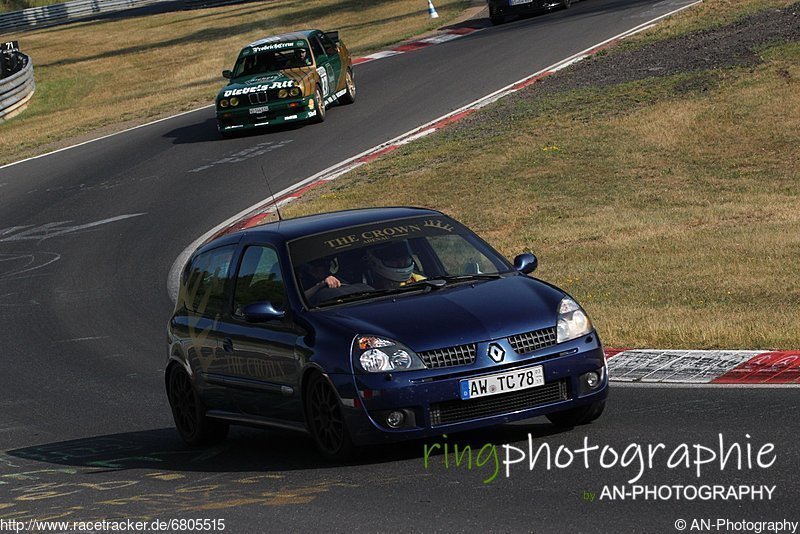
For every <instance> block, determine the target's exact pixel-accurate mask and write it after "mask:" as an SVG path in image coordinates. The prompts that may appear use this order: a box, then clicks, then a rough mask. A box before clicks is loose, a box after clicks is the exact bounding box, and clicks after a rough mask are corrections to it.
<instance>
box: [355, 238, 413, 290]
mask: <svg viewBox="0 0 800 534" xmlns="http://www.w3.org/2000/svg"><path fill="white" fill-rule="evenodd" d="M367 263H368V265H369V268H370V272H371V274H372V281H371V285H372V286H373V287H375V288H377V289H390V288H393V287H399V286H404V285H406V284H410V283H412V282H419V281H420V280H425V277H424V276H422V275H421V274H417V273H415V272H414V259H413V258H412V257H411V249H410V248H409V247H408V242H407V241H405V240H403V241H395V242H393V243H388V244H385V245H380V246H377V247H373V248H371V249H369V250H368V251H367Z"/></svg>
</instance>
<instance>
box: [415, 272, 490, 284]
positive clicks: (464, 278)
mask: <svg viewBox="0 0 800 534" xmlns="http://www.w3.org/2000/svg"><path fill="white" fill-rule="evenodd" d="M503 274H504V273H476V274H455V275H450V276H437V277H436V278H429V279H428V280H427V281H428V282H437V281H442V282H444V283H445V284H449V283H451V282H469V281H472V280H496V279H498V278H503Z"/></svg>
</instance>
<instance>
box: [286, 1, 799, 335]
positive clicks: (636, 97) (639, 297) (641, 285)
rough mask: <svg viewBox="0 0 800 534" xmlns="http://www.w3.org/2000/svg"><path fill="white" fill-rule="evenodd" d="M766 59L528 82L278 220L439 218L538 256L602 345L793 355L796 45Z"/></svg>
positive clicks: (544, 273)
mask: <svg viewBox="0 0 800 534" xmlns="http://www.w3.org/2000/svg"><path fill="white" fill-rule="evenodd" d="M741 3H742V4H746V3H747V2H741ZM740 7H741V6H740ZM698 16H707V15H704V14H703V13H691V12H689V13H686V14H685V15H683V17H686V18H688V19H689V20H688V21H685V22H684V23H683V24H685V25H686V26H691V25H695V24H699V23H698V22H697V21H696V20H694V19H695V18H696V17H698ZM706 23H707V24H708V23H714V21H713V20H707V21H706ZM763 56H764V58H765V62H764V63H763V64H761V65H760V66H758V67H756V68H755V69H750V68H737V69H728V70H726V71H723V72H718V73H714V74H708V73H695V74H686V75H681V76H676V77H672V78H652V79H648V80H644V81H641V82H635V83H629V84H624V85H621V86H616V87H610V88H609V87H605V88H602V89H598V90H583V91H575V92H572V93H566V94H557V95H551V96H543V95H541V94H537V93H536V92H535V88H534V91H533V92H532V93H530V94H528V95H525V94H522V95H518V96H515V97H511V98H509V99H506V100H505V101H501V102H499V103H497V104H496V105H494V106H491V107H490V108H487V109H485V110H483V111H481V112H479V113H477V114H475V115H472V116H471V117H470V118H468V119H467V120H466V121H465V122H463V123H461V124H459V125H457V126H455V127H451V128H449V129H447V130H444V131H443V132H440V133H439V134H435V135H433V136H430V137H429V138H426V139H423V140H421V141H419V142H416V143H413V144H411V145H409V146H406V147H404V148H402V149H400V150H398V151H396V152H395V153H393V155H391V156H389V157H387V158H385V159H383V160H380V161H377V162H375V163H373V164H371V165H369V166H365V167H362V168H361V169H359V170H357V171H356V172H354V173H352V174H351V175H349V176H346V177H344V178H340V179H339V180H338V181H337V182H335V183H334V184H332V185H330V186H327V187H325V188H321V189H320V190H318V191H317V192H316V193H315V194H314V195H312V196H311V197H309V198H308V200H307V201H303V202H300V203H297V204H296V205H292V206H291V209H288V210H286V211H287V212H288V213H289V214H291V215H297V214H301V213H303V214H305V213H314V212H319V211H330V210H333V209H341V208H349V207H363V206H365V205H387V204H388V205H391V204H398V205H407V204H412V205H422V206H428V207H433V208H436V209H440V210H443V211H445V212H447V213H450V214H452V215H454V216H455V217H457V218H458V219H460V220H462V221H463V222H465V223H466V224H468V225H469V226H471V227H472V228H473V229H475V230H476V231H478V233H480V234H481V235H483V236H484V237H485V238H486V239H487V240H488V241H490V242H491V243H493V244H494V245H495V246H496V247H497V248H498V249H499V250H500V251H501V252H503V253H504V254H506V255H507V256H513V255H515V254H517V253H519V252H522V251H524V250H528V249H530V250H533V251H534V252H535V253H536V254H537V255H538V256H539V257H540V260H541V267H540V270H539V271H537V276H538V277H540V278H543V279H545V280H548V281H551V282H554V283H556V284H557V285H560V286H561V287H563V288H564V289H566V290H567V291H569V292H570V293H571V294H573V295H574V296H576V297H577V298H578V299H579V300H580V301H581V302H582V303H583V304H584V305H585V307H586V308H587V309H588V310H589V312H590V314H591V316H592V317H593V319H594V321H595V323H596V324H597V325H598V327H599V330H600V333H601V335H602V337H603V339H604V341H605V342H606V344H607V345H608V346H616V347H637V346H640V347H641V346H645V347H647V346H650V347H653V346H655V347H668V348H669V347H672V348H719V347H727V348H776V349H777V348H783V349H797V348H798V346H800V337H798V333H799V332H800V316H799V315H798V314H797V313H796V310H797V309H798V307H800V283H798V281H799V280H800V262H798V258H800V168H799V167H800V165H799V163H798V162H800V44H798V43H793V44H790V45H784V46H781V47H776V48H772V49H769V50H767V51H765V53H764V54H763ZM693 81H697V82H703V83H696V84H693V83H687V82H693ZM687 86H689V87H692V86H697V87H703V88H704V89H708V90H696V91H689V92H688V93H687V92H686V90H685V87H687ZM709 87H710V89H709ZM365 199H366V200H365Z"/></svg>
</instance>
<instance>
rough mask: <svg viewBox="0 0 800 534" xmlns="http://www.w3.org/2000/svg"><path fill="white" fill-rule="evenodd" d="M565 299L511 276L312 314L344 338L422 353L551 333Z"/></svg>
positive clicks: (547, 288)
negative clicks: (374, 339)
mask: <svg viewBox="0 0 800 534" xmlns="http://www.w3.org/2000/svg"><path fill="white" fill-rule="evenodd" d="M564 296H565V295H564V293H563V292H561V291H559V290H557V289H555V288H553V287H551V286H549V285H547V284H545V283H543V282H540V281H538V280H535V279H532V278H529V277H527V276H510V277H508V278H503V279H497V280H486V281H477V282H474V283H459V284H454V285H451V286H446V287H444V288H441V289H431V290H430V291H428V292H426V293H413V294H408V293H407V294H400V295H397V296H396V297H394V298H391V297H389V298H381V299H377V300H373V301H369V302H363V303H356V304H351V305H347V306H341V307H336V308H331V309H323V310H320V311H319V312H317V313H319V314H320V315H321V316H322V317H324V319H325V320H326V321H327V322H330V323H333V325H335V326H336V327H338V329H343V330H345V333H346V334H348V335H356V334H375V335H379V336H386V337H389V338H391V339H393V340H395V341H399V342H400V343H403V344H405V345H407V346H408V347H409V348H411V349H412V350H415V351H425V350H431V349H436V348H442V347H448V346H453V345H461V344H464V343H473V342H480V341H488V340H492V339H497V338H502V337H508V336H510V335H514V334H520V333H523V332H529V331H531V330H539V329H541V328H547V327H553V326H555V325H556V315H557V309H558V304H559V302H560V301H561V299H562V298H563V297H564Z"/></svg>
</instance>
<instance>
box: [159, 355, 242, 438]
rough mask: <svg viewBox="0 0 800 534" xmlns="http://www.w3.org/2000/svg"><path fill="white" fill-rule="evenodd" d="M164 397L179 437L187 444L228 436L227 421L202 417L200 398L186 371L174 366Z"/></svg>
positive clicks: (203, 412)
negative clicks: (166, 398) (170, 410)
mask: <svg viewBox="0 0 800 534" xmlns="http://www.w3.org/2000/svg"><path fill="white" fill-rule="evenodd" d="M167 397H168V398H169V405H170V407H171V408H172V418H173V419H174V420H175V428H176V429H177V430H178V434H180V436H181V439H183V441H185V442H186V443H187V444H189V445H212V444H214V443H219V442H220V441H222V440H224V439H225V437H226V436H227V435H228V424H227V423H223V422H222V421H216V420H214V419H211V418H209V417H206V413H205V412H206V410H205V405H204V404H203V401H202V400H201V399H200V397H198V396H197V393H196V392H195V390H194V387H193V386H192V381H191V379H190V378H189V375H188V374H186V371H184V370H183V369H181V368H180V367H174V368H173V369H172V371H171V372H170V374H169V379H168V381H167Z"/></svg>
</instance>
